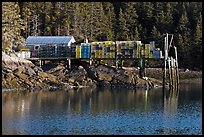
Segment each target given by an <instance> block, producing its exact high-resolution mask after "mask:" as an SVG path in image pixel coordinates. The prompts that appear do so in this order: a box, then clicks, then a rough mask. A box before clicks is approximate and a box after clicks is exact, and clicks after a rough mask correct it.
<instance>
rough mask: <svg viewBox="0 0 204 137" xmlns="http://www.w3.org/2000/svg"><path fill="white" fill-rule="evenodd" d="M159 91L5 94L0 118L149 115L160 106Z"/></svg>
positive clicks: (71, 91) (90, 90)
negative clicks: (117, 113) (119, 112)
mask: <svg viewBox="0 0 204 137" xmlns="http://www.w3.org/2000/svg"><path fill="white" fill-rule="evenodd" d="M161 101H162V93H161V92H160V90H154V91H151V90H150V91H148V90H145V91H144V90H143V89H138V90H136V91H135V90H128V91H127V90H121V91H117V90H115V91H110V90H108V89H105V90H104V89H103V90H97V91H96V90H92V89H88V88H87V89H78V90H73V89H71V90H67V91H55V92H52V91H37V92H22V91H21V92H5V93H3V98H2V107H3V108H2V110H3V114H4V115H6V116H7V117H13V116H15V117H17V116H18V117H23V116H24V115H25V114H29V113H34V114H39V113H42V112H43V113H53V114H55V113H59V112H61V113H68V112H74V113H82V112H87V111H89V112H92V113H100V112H107V111H112V110H125V111H126V110H128V111H133V110H135V109H137V110H138V111H150V110H151V109H153V108H154V107H155V105H154V104H161Z"/></svg>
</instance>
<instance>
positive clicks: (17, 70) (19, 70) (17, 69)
mask: <svg viewBox="0 0 204 137" xmlns="http://www.w3.org/2000/svg"><path fill="white" fill-rule="evenodd" d="M23 72H25V68H24V67H22V66H20V67H18V68H16V69H15V70H14V71H13V73H15V74H20V73H23Z"/></svg>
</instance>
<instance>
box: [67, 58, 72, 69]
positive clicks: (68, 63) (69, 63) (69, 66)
mask: <svg viewBox="0 0 204 137" xmlns="http://www.w3.org/2000/svg"><path fill="white" fill-rule="evenodd" d="M67 68H68V69H70V68H71V59H70V58H69V59H67Z"/></svg>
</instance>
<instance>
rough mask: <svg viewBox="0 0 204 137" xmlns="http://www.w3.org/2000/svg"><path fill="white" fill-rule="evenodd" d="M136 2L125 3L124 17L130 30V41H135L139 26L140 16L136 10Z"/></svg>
mask: <svg viewBox="0 0 204 137" xmlns="http://www.w3.org/2000/svg"><path fill="white" fill-rule="evenodd" d="M135 4H136V3H135V2H125V3H124V8H123V9H124V15H125V19H126V22H127V28H128V29H129V34H128V35H129V36H130V39H134V34H135V32H134V31H135V30H136V26H137V24H138V15H137V13H136V10H135Z"/></svg>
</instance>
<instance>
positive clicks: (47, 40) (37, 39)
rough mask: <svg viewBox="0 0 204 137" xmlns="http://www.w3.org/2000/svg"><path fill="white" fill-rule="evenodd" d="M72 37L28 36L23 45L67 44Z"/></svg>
mask: <svg viewBox="0 0 204 137" xmlns="http://www.w3.org/2000/svg"><path fill="white" fill-rule="evenodd" d="M72 38H73V36H29V37H28V38H27V39H26V41H25V44H26V45H31V44H67V43H68V42H69V41H70V40H71V39H72Z"/></svg>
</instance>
